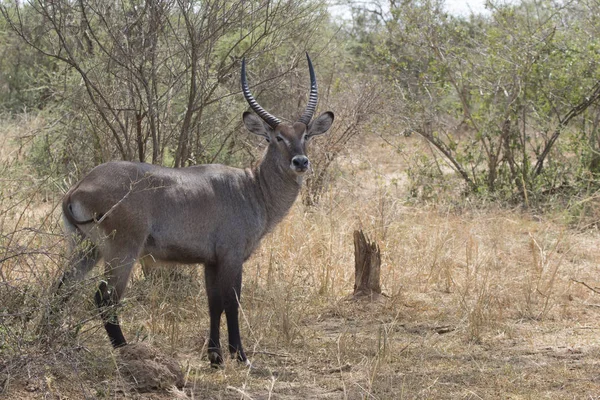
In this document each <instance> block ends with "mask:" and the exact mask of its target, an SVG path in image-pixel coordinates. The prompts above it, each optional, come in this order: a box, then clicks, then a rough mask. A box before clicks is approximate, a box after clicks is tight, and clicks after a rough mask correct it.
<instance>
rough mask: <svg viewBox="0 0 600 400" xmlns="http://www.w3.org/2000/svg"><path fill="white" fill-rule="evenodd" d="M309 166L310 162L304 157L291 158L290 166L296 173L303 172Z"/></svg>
mask: <svg viewBox="0 0 600 400" xmlns="http://www.w3.org/2000/svg"><path fill="white" fill-rule="evenodd" d="M309 164H310V162H309V161H308V157H306V156H294V158H292V166H293V168H294V169H295V170H296V171H297V172H305V171H306V170H307V169H308V165H309Z"/></svg>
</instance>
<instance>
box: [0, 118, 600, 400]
mask: <svg viewBox="0 0 600 400" xmlns="http://www.w3.org/2000/svg"><path fill="white" fill-rule="evenodd" d="M37 123H39V122H37ZM32 125H33V126H35V122H32V121H15V122H14V123H13V125H12V126H9V127H6V125H5V127H4V128H3V132H2V134H1V135H0V137H1V138H2V140H5V141H6V140H8V141H9V142H8V144H7V145H6V146H3V148H11V147H12V148H13V149H15V150H18V148H19V147H18V146H17V145H16V144H15V143H14V142H10V141H11V140H12V138H13V137H14V136H19V135H21V136H26V135H27V131H25V132H24V131H20V129H24V128H22V127H23V126H29V127H31V126H32ZM406 140H407V146H409V147H408V148H409V149H410V152H418V151H420V146H421V144H420V143H419V141H418V140H417V139H406ZM5 143H7V142H5ZM407 152H408V150H407ZM348 153H349V154H352V157H351V158H350V157H348V158H347V159H342V160H341V161H340V162H339V163H337V164H336V165H335V167H334V171H333V173H334V175H335V176H336V179H335V180H334V182H333V183H332V184H331V185H330V186H329V187H327V189H326V190H325V191H324V193H323V196H322V197H321V201H320V203H319V204H318V205H316V206H314V207H310V208H306V207H304V206H303V205H302V204H301V203H300V202H298V203H297V204H296V205H295V206H294V207H293V209H292V211H291V212H290V215H289V216H288V217H287V218H286V219H285V220H284V221H283V222H282V223H281V224H280V225H279V226H278V227H277V228H276V229H275V230H274V232H273V233H272V234H271V235H269V236H268V237H266V238H265V239H264V241H263V243H262V245H261V246H260V248H259V250H258V251H257V252H256V254H255V255H254V256H253V257H252V258H251V259H250V260H249V261H248V262H247V263H246V265H245V269H244V286H243V293H242V299H241V310H242V314H241V320H242V333H243V336H244V341H245V346H246V349H247V352H248V354H249V357H250V359H251V360H252V361H253V363H254V365H255V368H254V369H253V370H247V369H245V368H243V367H242V366H239V365H237V364H236V363H235V362H227V363H226V365H225V368H224V369H223V370H220V371H213V370H211V369H210V368H209V367H208V362H207V361H206V360H205V352H206V347H205V346H206V344H205V340H206V338H207V333H208V325H209V317H208V312H207V305H206V299H205V290H204V284H203V280H202V275H203V274H202V270H201V267H198V266H188V267H182V268H180V269H178V271H177V273H176V274H167V275H165V276H161V275H160V274H158V275H156V276H152V277H147V276H144V274H143V273H142V272H141V270H140V269H138V270H136V272H135V274H134V276H133V277H132V279H131V282H130V287H129V291H128V293H127V294H126V299H125V301H124V304H123V306H122V307H121V316H122V317H121V319H122V323H123V326H124V330H125V334H126V335H127V337H128V339H129V340H130V341H145V342H147V343H150V344H152V345H153V346H156V347H159V348H161V349H163V350H164V351H166V352H169V353H171V354H174V355H176V357H177V358H178V359H179V360H180V362H181V363H182V365H183V367H184V369H185V373H186V379H187V385H186V388H185V389H183V390H182V391H175V389H174V391H172V392H171V393H163V394H154V396H158V397H155V398H160V396H164V398H172V397H179V398H203V397H212V398H317V397H329V398H455V396H463V397H476V396H470V395H469V393H474V394H476V395H477V396H479V397H483V398H485V397H488V398H489V397H496V396H497V395H498V393H503V392H502V391H503V390H504V391H508V392H509V393H512V394H514V395H515V396H530V397H539V396H542V395H543V394H544V393H550V394H554V395H556V396H557V397H560V395H561V393H562V392H561V390H562V389H560V388H553V386H552V385H550V384H548V383H547V382H545V380H544V379H546V378H545V376H546V375H545V374H555V376H556V379H559V377H561V376H562V377H563V378H564V377H565V376H567V377H573V379H583V382H584V383H581V381H580V382H579V383H578V384H577V385H575V386H574V390H576V392H573V393H578V394H585V393H587V390H591V389H590V387H591V386H590V385H592V384H593V382H592V381H590V380H589V378H588V376H589V374H591V373H592V372H591V369H590V367H589V365H588V364H585V363H584V364H582V365H583V366H582V367H581V368H582V369H581V370H578V371H579V372H577V371H576V370H572V371H571V370H569V371H571V372H565V371H564V370H561V369H560V365H558V364H560V362H563V365H564V360H563V361H560V360H559V362H558V364H557V365H555V364H553V363H552V362H551V360H552V358H548V359H546V358H544V362H548V363H549V365H550V366H549V369H548V371H547V372H546V373H541V372H539V371H538V370H537V369H535V368H534V367H531V366H528V365H529V364H527V362H526V360H528V358H527V357H529V356H531V354H535V355H536V357H538V356H539V357H542V356H543V354H545V353H543V351H542V350H543V349H545V348H547V347H552V346H554V348H557V349H559V348H562V347H560V346H571V347H572V348H579V349H581V348H585V349H587V350H586V351H588V350H589V351H588V353H585V356H586V357H588V356H589V357H590V358H591V357H593V356H595V355H597V353H598V351H597V350H595V353H594V350H593V349H594V347H593V343H594V338H593V335H592V334H593V333H594V332H595V331H594V330H596V329H598V328H599V327H598V322H597V321H598V319H597V317H598V311H597V303H598V300H597V294H596V293H595V292H594V291H593V290H590V289H589V288H588V287H586V286H585V285H583V284H580V283H577V282H578V281H579V282H585V283H586V284H587V285H588V286H590V287H596V286H600V283H598V280H599V279H598V276H600V274H599V273H600V268H599V267H598V265H597V260H598V255H599V254H598V250H597V246H596V244H597V241H598V234H597V232H595V231H593V230H586V231H577V230H573V229H571V228H569V226H567V225H565V224H564V223H563V222H562V220H561V219H560V218H553V216H552V215H542V216H536V215H532V214H529V213H525V212H522V211H519V210H507V209H500V208H492V207H486V208H478V207H472V208H469V207H464V206H463V207H460V208H456V207H453V206H451V205H445V204H439V203H438V204H437V205H434V206H427V205H419V204H416V205H415V204H414V203H413V202H407V201H406V193H407V192H406V182H405V181H404V180H403V179H404V178H403V176H404V174H405V171H406V168H407V167H408V166H409V165H408V164H407V160H410V156H407V157H398V155H397V153H396V152H395V149H391V148H389V147H387V145H386V144H385V143H383V142H381V141H378V140H377V138H369V141H368V142H364V143H356V144H355V148H352V149H348ZM21 161H23V158H22V155H20V156H19V155H18V154H17V155H15V153H13V152H10V151H9V152H6V151H3V154H2V160H1V168H2V175H1V180H0V188H1V190H0V234H1V236H0V260H2V262H1V263H0V354H1V357H0V359H1V360H2V361H0V383H1V385H0V391H3V392H4V393H9V394H12V395H20V394H23V393H34V394H39V395H42V394H45V395H48V396H54V397H59V396H75V397H78V396H79V397H89V398H92V397H120V396H122V397H127V396H128V394H127V393H129V392H128V391H127V390H125V389H123V388H124V387H126V386H125V383H124V378H123V377H122V371H120V370H119V366H118V363H117V362H116V353H114V352H112V351H111V349H110V347H109V344H108V341H107V340H106V338H105V335H104V332H103V329H102V328H101V324H100V320H99V318H97V316H96V310H95V307H94V305H93V304H92V301H91V298H92V294H93V290H94V288H95V286H96V285H97V280H98V279H99V278H98V275H99V274H100V273H101V269H100V268H98V269H97V270H95V271H94V273H93V274H92V276H90V277H89V279H87V280H86V281H85V282H83V283H82V284H81V285H80V287H78V288H76V290H75V294H74V296H73V298H72V299H71V300H70V301H69V303H68V304H67V305H66V309H65V310H63V311H62V312H61V313H60V314H59V315H60V320H59V321H53V322H54V325H53V329H52V330H49V331H46V332H45V333H43V334H39V333H38V331H37V330H36V328H37V327H38V326H39V324H40V323H41V324H44V323H46V322H47V321H41V318H42V315H43V314H44V311H45V310H47V309H49V308H50V307H52V306H53V299H52V297H51V296H50V295H49V288H50V286H51V285H52V283H53V282H54V280H55V279H56V277H57V276H59V274H60V271H61V270H62V268H64V266H65V263H66V257H65V254H64V251H65V249H64V247H65V244H64V241H63V239H62V237H61V224H60V215H59V211H58V209H57V205H58V204H59V203H60V197H61V190H60V189H57V188H62V187H63V186H61V185H62V183H56V182H49V181H46V180H43V179H39V178H35V177H34V176H32V175H31V174H30V173H29V172H28V170H27V168H26V164H24V163H22V162H21ZM359 228H360V229H363V230H364V231H365V232H366V233H367V234H368V235H369V236H370V237H371V238H373V239H374V240H376V241H377V242H378V244H379V245H380V247H381V251H382V256H383V260H382V271H381V283H382V287H383V290H384V292H385V293H386V294H387V296H388V297H387V298H386V299H385V300H384V301H382V302H376V303H368V302H352V301H347V300H345V299H346V297H347V295H348V294H350V293H351V292H352V287H353V284H354V282H353V279H354V269H353V262H354V260H353V239H352V232H353V230H354V229H359ZM577 326H588V327H589V332H590V335H586V334H584V333H585V332H587V331H585V330H583V329H582V330H578V329H577V328H576V327H577ZM224 328H225V327H224ZM548 332H555V333H556V334H555V335H551V334H549V333H548ZM569 332H571V333H569ZM596 349H597V347H596ZM528 352H529V353H528ZM560 354H562V353H560ZM582 357H583V356H582ZM557 359H558V358H557ZM548 360H550V361H548ZM523 369H525V370H527V371H528V373H529V374H530V376H532V377H533V378H534V379H532V380H531V381H527V380H524V378H522V377H520V376H521V374H522V372H523ZM561 371H562V372H561ZM573 371H575V372H573ZM490 374H492V375H493V376H494V379H492V380H491V381H490ZM561 374H562V375H561ZM563 387H564V386H563ZM556 396H555V397H556ZM550 397H552V396H550Z"/></svg>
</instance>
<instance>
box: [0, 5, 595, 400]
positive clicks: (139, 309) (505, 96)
mask: <svg viewBox="0 0 600 400" xmlns="http://www.w3.org/2000/svg"><path fill="white" fill-rule="evenodd" d="M0 4H1V5H0V10H1V11H2V16H3V17H2V18H1V19H0V52H1V54H2V57H1V58H0V113H1V114H0V117H1V122H2V123H1V124H0V396H6V397H7V398H23V399H36V398H57V399H65V398H71V399H79V398H149V399H168V398H182V399H186V398H189V399H198V398H214V399H234V398H235V399H307V398H331V399H337V398H350V399H359V398H368V399H371V398H372V399H403V398H448V399H450V398H452V399H455V398H473V399H478V398H514V399H521V398H533V399H536V398H595V397H596V396H598V393H600V376H599V375H598V368H599V363H600V361H598V360H599V359H600V340H599V339H598V337H599V333H600V332H599V331H600V300H599V294H598V293H599V291H600V283H599V281H600V279H599V278H598V277H599V276H600V266H599V264H598V261H599V260H600V250H599V247H598V243H599V242H600V234H599V232H598V221H599V220H600V213H599V212H598V209H599V206H600V204H599V198H600V196H599V191H598V189H599V187H600V185H599V184H598V182H599V181H598V174H599V172H600V169H599V168H600V158H599V157H598V155H599V154H600V153H599V151H600V150H599V148H600V136H599V133H600V132H599V130H598V126H599V122H600V103H599V98H600V73H599V72H600V64H599V62H600V53H599V50H600V49H599V47H598V46H600V41H599V40H598V39H599V35H600V3H598V1H596V0H583V1H581V0H580V1H578V2H553V1H545V0H542V1H535V2H533V1H524V2H521V3H514V4H510V5H503V4H502V3H496V2H491V3H490V4H489V5H488V11H489V12H488V13H487V14H485V15H479V16H471V17H456V16H451V15H447V14H446V13H445V12H444V11H443V3H442V2H438V1H405V2H390V3H387V2H381V3H377V2H370V3H369V2H367V3H347V4H345V6H346V7H347V10H349V11H348V12H347V15H346V18H345V19H344V18H340V17H332V16H331V15H330V9H329V8H328V4H327V3H324V2H321V1H307V0H288V1H265V2H261V1H257V2H252V1H241V2H236V1H233V2H223V1H208V2H195V1H180V0H173V1H169V0H164V1H162V0H160V1H159V0H154V1H146V2H144V1H114V2H106V1H100V0H98V1H95V0H81V1H77V2H74V1H66V0H58V1H57V0H55V1H41V0H40V1H31V2H24V3H22V4H21V3H19V4H17V5H15V3H13V2H9V1H3V2H1V3H0ZM305 51H308V52H309V53H310V54H311V57H312V59H313V62H314V63H315V69H316V72H317V75H318V81H319V92H320V100H319V110H318V111H324V110H333V111H334V112H335V114H336V121H335V123H334V127H333V128H332V131H331V132H330V133H329V134H328V135H327V136H324V137H320V138H318V139H316V140H315V141H314V142H313V143H311V148H310V149H309V155H310V157H311V161H312V164H313V171H312V172H311V174H310V176H309V178H308V179H307V181H306V182H305V183H306V184H305V188H304V190H303V193H302V196H301V198H299V199H298V201H297V203H296V204H295V206H294V207H293V209H292V211H291V213H290V214H289V215H288V217H287V218H286V219H285V220H284V221H283V222H282V223H281V224H280V225H279V226H278V227H277V228H276V229H275V230H274V232H272V233H271V234H270V235H269V236H268V237H266V238H265V239H264V240H263V243H262V244H261V246H260V248H259V250H258V251H257V252H256V253H255V255H254V256H253V257H252V258H251V259H250V260H249V261H248V262H247V263H246V265H245V269H244V283H243V293H242V301H241V308H242V310H243V313H242V318H241V325H242V327H241V329H242V335H243V336H244V337H243V339H244V343H245V346H246V350H247V353H248V356H249V358H250V360H251V361H252V363H253V366H254V367H253V368H252V369H248V368H246V367H245V366H243V365H240V364H238V363H237V362H235V361H230V360H228V361H227V362H226V364H225V366H224V368H223V369H219V370H216V369H211V368H210V366H209V363H208V360H207V359H206V343H205V341H206V338H207V336H208V324H209V317H208V309H207V305H206V298H205V297H206V295H205V288H204V282H203V279H202V276H203V274H202V266H181V267H177V268H170V269H164V270H160V271H157V272H156V273H154V274H152V275H145V274H144V273H143V272H142V271H141V269H140V268H137V269H136V271H135V273H134V276H133V277H132V279H131V282H130V285H129V291H128V292H127V293H126V298H125V301H124V304H123V306H122V307H121V309H120V315H121V321H122V324H123V329H124V332H125V334H126V336H127V338H128V340H129V341H130V342H132V343H140V342H141V343H144V344H147V345H148V346H151V347H152V348H156V349H159V350H160V351H161V352H162V353H164V354H168V355H170V356H172V357H173V358H175V359H176V360H177V361H178V362H179V364H180V365H181V367H182V370H183V374H184V379H185V385H184V386H183V388H176V387H158V388H155V389H154V390H150V391H148V388H146V387H142V386H141V385H140V384H139V382H136V381H134V380H132V379H131V376H130V375H131V374H130V371H127V368H126V367H125V366H124V365H123V363H122V362H121V359H120V353H119V351H117V350H113V349H112V348H111V347H110V344H109V342H108V340H107V338H106V336H105V333H104V330H103V328H102V326H101V321H100V318H99V317H98V315H97V309H96V307H95V305H94V303H93V300H92V297H93V293H94V290H95V288H96V287H97V285H98V281H99V279H100V276H101V274H102V268H101V266H99V267H98V268H97V269H95V270H94V271H93V273H92V274H91V276H90V277H89V278H88V279H86V280H85V281H84V282H83V283H82V284H81V285H80V287H78V288H77V290H76V292H75V293H74V295H73V297H72V299H71V300H70V301H69V302H68V304H66V305H65V307H64V310H63V311H61V312H60V314H59V316H60V323H56V321H48V320H46V319H44V317H43V316H44V315H46V314H45V313H46V312H47V311H48V310H49V309H50V308H51V307H53V306H54V300H53V298H52V296H51V292H50V290H51V286H52V284H53V283H54V282H55V281H56V279H57V277H58V276H60V274H61V271H62V270H63V269H64V268H65V266H66V260H67V254H66V243H65V240H64V238H63V236H62V227H61V216H60V207H59V205H60V201H61V198H62V195H63V194H64V193H65V191H66V190H67V188H68V187H69V186H70V185H72V184H73V183H75V182H76V181H77V180H78V179H80V178H81V177H83V176H84V175H85V174H86V173H87V172H89V170H90V169H91V168H92V167H93V166H95V165H97V164H99V163H102V162H106V161H109V160H114V159H126V160H137V161H145V162H152V163H159V164H163V165H167V166H173V167H184V166H188V165H195V164H201V163H211V162H218V163H225V164H228V165H234V166H240V167H243V166H249V165H251V164H252V163H254V162H256V160H257V159H258V158H259V157H260V155H261V152H262V150H263V149H264V143H261V141H260V140H259V138H256V137H254V136H253V135H249V134H248V133H247V132H245V131H244V130H243V128H242V123H241V122H242V121H241V114H242V112H243V111H244V110H245V109H246V104H245V102H244V100H243V97H242V95H241V93H240V88H239V69H240V63H241V60H242V58H243V57H245V58H246V59H247V60H248V62H249V65H251V66H252V68H250V70H249V73H250V76H249V80H250V84H251V86H252V90H253V92H254V94H255V95H256V96H257V98H258V99H259V101H260V103H261V105H263V106H264V107H265V108H266V109H268V110H269V111H270V112H271V113H273V114H275V115H277V116H278V117H280V118H286V119H289V120H293V119H295V118H297V117H298V115H299V114H300V113H301V112H302V111H303V108H304V106H305V104H306V98H307V95H308V76H307V72H306V67H305V61H304V52H305ZM355 229H362V230H364V232H365V233H366V234H367V235H368V236H369V237H370V238H371V239H372V240H374V241H376V242H377V243H378V245H379V246H380V248H381V253H382V270H381V284H382V287H383V291H384V293H385V296H384V297H383V298H382V299H379V300H377V301H368V300H364V301H363V300H361V301H352V300H349V296H348V295H349V294H351V293H352V286H353V284H354V253H353V247H352V246H353V243H352V234H353V231H354V230H355Z"/></svg>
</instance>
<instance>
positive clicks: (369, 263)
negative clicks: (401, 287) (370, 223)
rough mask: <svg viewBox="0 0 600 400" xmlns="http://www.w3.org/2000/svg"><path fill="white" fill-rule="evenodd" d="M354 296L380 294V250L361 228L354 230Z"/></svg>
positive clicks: (374, 295)
mask: <svg viewBox="0 0 600 400" xmlns="http://www.w3.org/2000/svg"><path fill="white" fill-rule="evenodd" d="M354 268H355V271H354V294H353V297H354V298H358V297H363V296H370V297H375V298H378V297H379V296H380V295H381V284H380V283H379V279H380V270H381V251H380V249H379V246H378V245H377V243H375V242H371V241H369V239H368V238H367V237H366V236H365V234H364V233H363V231H362V230H356V231H354Z"/></svg>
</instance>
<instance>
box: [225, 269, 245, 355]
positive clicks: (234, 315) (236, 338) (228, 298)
mask: <svg viewBox="0 0 600 400" xmlns="http://www.w3.org/2000/svg"><path fill="white" fill-rule="evenodd" d="M237 270H238V271H239V272H238V273H237V275H236V276H235V278H234V280H233V282H231V283H232V284H231V285H229V287H228V288H225V295H224V299H225V300H224V303H225V304H224V307H225V316H226V317H227V332H228V333H229V353H230V354H231V358H236V359H237V360H238V361H240V362H243V363H245V364H248V365H249V362H248V358H247V357H246V354H245V353H244V349H243V347H242V338H241V336H240V325H239V302H240V299H241V290H242V267H241V265H240V266H239V267H238V268H237Z"/></svg>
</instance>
